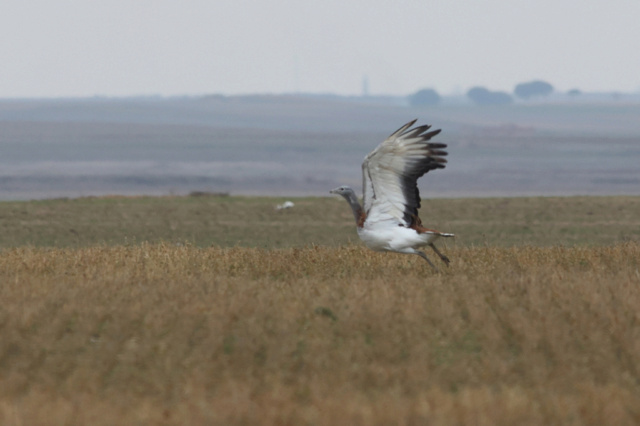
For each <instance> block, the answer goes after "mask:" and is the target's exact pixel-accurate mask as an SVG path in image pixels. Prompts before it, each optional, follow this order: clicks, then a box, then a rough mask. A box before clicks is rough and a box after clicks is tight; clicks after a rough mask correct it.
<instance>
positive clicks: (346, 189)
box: [329, 185, 353, 197]
mask: <svg viewBox="0 0 640 426" xmlns="http://www.w3.org/2000/svg"><path fill="white" fill-rule="evenodd" d="M329 193H330V194H336V195H342V196H343V197H348V196H349V194H353V189H352V188H351V187H350V186H346V185H345V186H339V187H337V188H334V189H332V190H331V191H329Z"/></svg>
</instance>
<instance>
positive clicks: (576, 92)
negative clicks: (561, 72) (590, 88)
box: [567, 89, 582, 96]
mask: <svg viewBox="0 0 640 426" xmlns="http://www.w3.org/2000/svg"><path fill="white" fill-rule="evenodd" d="M567 95H569V96H579V95H582V91H581V90H580V89H571V90H569V91H568V92H567Z"/></svg>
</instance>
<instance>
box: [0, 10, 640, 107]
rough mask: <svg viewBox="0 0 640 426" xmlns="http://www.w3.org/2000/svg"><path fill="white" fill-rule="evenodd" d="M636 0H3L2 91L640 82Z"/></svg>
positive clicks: (587, 87)
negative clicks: (539, 81)
mask: <svg viewBox="0 0 640 426" xmlns="http://www.w3.org/2000/svg"><path fill="white" fill-rule="evenodd" d="M639 23H640V1H638V0H609V1H602V0H537V1H531V0H509V1H505V0H485V1H478V0H475V1H474V0H459V1H456V0H452V1H437V2H436V1H409V0H406V1H398V0H394V1H382V0H322V1H302V0H269V1H259V0H228V1H227V0H180V1H178V0H96V1H87V0H3V2H2V4H1V5H0V60H1V62H0V97H23V96H26V97H40V96H44V97H50V96H92V95H108V96H122V95H145V94H163V95H176V94H189V95H197V94H206V93H223V94H238V93H256V92H258V93H283V92H293V91H304V92H334V93H341V94H359V93H361V91H362V81H363V76H365V75H366V76H368V80H369V88H370V92H371V93H372V94H408V93H412V92H414V91H416V90H418V89H420V88H424V87H432V88H435V89H437V90H438V91H440V92H441V93H451V92H453V91H459V92H462V91H466V90H467V89H468V88H470V87H471V86H474V85H484V86H487V87H489V88H491V89H502V90H509V91H511V90H512V89H513V86H514V85H515V84H516V83H519V82H522V81H527V80H531V79H534V78H535V79H538V78H539V79H544V80H546V81H549V82H550V83H552V84H553V85H554V86H555V87H556V88H557V89H559V90H568V89H571V88H574V87H577V88H580V89H582V90H584V91H612V90H616V91H637V90H640V53H639V52H640V24H639Z"/></svg>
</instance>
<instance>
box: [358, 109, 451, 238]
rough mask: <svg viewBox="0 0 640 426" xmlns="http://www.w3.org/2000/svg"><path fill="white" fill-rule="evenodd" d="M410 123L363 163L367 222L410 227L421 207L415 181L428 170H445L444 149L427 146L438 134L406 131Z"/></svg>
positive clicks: (419, 129) (437, 145)
mask: <svg viewBox="0 0 640 426" xmlns="http://www.w3.org/2000/svg"><path fill="white" fill-rule="evenodd" d="M415 121H416V120H413V121H411V122H409V123H407V124H405V125H404V126H402V127H401V128H400V129H398V130H397V131H396V132H394V133H393V134H392V135H391V136H389V137H388V138H387V139H386V140H385V141H384V142H382V143H381V144H380V145H379V146H378V147H377V148H376V149H374V150H373V151H372V152H371V153H370V154H369V155H367V157H366V158H365V160H364V162H363V163H362V176H363V198H364V209H365V212H366V214H367V221H368V222H369V221H371V222H380V221H393V222H395V223H398V224H402V225H404V226H411V225H413V224H414V223H415V220H417V211H418V208H419V207H420V196H419V193H418V187H417V180H418V178H419V177H420V176H422V175H423V174H425V173H427V172H428V171H430V170H433V169H437V168H444V165H445V163H446V160H445V159H444V158H442V157H443V156H446V155H447V153H446V152H445V151H441V150H440V149H441V148H445V147H446V145H444V144H440V143H429V142H428V141H429V140H430V139H431V137H433V136H435V135H437V134H438V133H439V132H440V130H435V131H431V132H428V130H429V128H430V126H419V127H416V128H414V129H411V130H407V129H409V128H410V127H411V126H412V125H413V124H414V123H415ZM414 216H415V217H414Z"/></svg>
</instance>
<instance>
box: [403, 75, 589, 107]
mask: <svg viewBox="0 0 640 426" xmlns="http://www.w3.org/2000/svg"><path fill="white" fill-rule="evenodd" d="M553 90H554V89H553V86H552V85H551V84H549V83H547V82H546V81H542V80H534V81H528V82H525V83H519V84H517V85H516V87H515V88H514V89H513V95H514V96H515V97H516V98H519V99H522V100H529V99H535V98H541V97H545V96H548V95H550V94H551V93H553ZM580 93H581V92H580V91H579V90H578V89H572V90H570V91H569V92H568V94H569V95H571V96H577V95H580ZM466 96H467V98H469V99H470V100H471V101H472V102H473V103H475V104H478V105H506V104H510V103H513V101H514V96H512V95H511V94H510V93H507V92H502V91H492V90H489V89H487V88H486V87H482V86H476V87H472V88H471V89H469V90H468V91H467V93H466ZM408 100H409V104H410V105H411V106H418V107H419V106H430V105H437V104H439V103H440V101H441V100H442V98H441V96H440V95H439V94H438V92H436V91H435V90H434V89H422V90H419V91H417V92H416V93H414V94H412V95H410V96H409V97H408Z"/></svg>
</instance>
